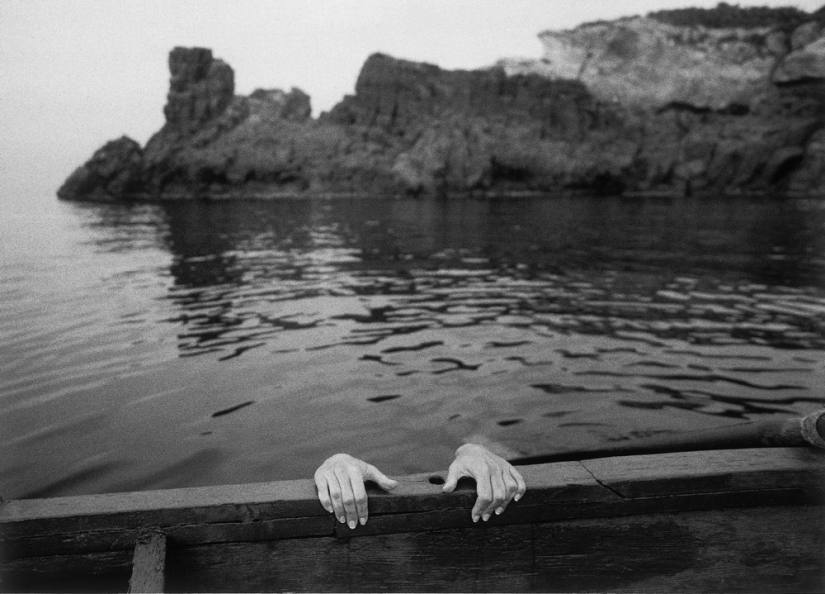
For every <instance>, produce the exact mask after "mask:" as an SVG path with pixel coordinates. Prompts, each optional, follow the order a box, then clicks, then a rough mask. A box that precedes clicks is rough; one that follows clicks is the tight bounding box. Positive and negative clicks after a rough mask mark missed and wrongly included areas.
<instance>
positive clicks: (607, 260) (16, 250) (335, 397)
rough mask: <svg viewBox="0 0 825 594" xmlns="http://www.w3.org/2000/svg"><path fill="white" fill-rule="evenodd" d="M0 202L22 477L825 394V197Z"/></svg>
mask: <svg viewBox="0 0 825 594" xmlns="http://www.w3.org/2000/svg"><path fill="white" fill-rule="evenodd" d="M46 204H47V206H46V207H44V208H42V209H40V208H32V209H31V211H30V213H29V214H18V215H16V216H7V217H3V219H2V221H0V232H2V237H0V250H2V264H0V300H1V301H2V303H3V308H2V312H0V336H2V342H1V343H0V451H2V458H0V484H2V488H1V489H0V490H1V491H2V495H3V496H5V497H32V496H53V495H69V494H82V493H98V492H112V491H121V490H135V489H150V488H165V487H179V486H195V485H207V484H219V483H233V482H251V481H265V480H275V479H286V478H298V477H309V476H311V475H312V472H313V471H314V469H315V467H316V466H317V465H318V464H319V463H320V462H321V461H322V460H323V459H324V458H325V457H326V456H328V455H330V454H332V453H335V452H338V451H346V452H349V453H352V454H354V455H357V456H360V457H364V458H366V459H368V460H369V461H370V462H372V463H375V464H376V465H377V466H378V467H379V468H381V469H383V470H385V471H386V472H388V473H391V474H400V473H409V472H422V471H427V470H434V469H441V468H446V466H447V465H448V464H449V462H450V461H451V459H452V455H453V451H454V450H455V448H456V447H457V446H458V445H460V444H461V443H462V442H463V441H464V440H468V439H471V440H483V441H485V442H487V443H498V444H501V446H502V447H504V448H507V449H509V450H510V451H512V452H513V453H520V454H537V453H541V452H547V451H551V450H552V449H553V448H559V447H567V446H569V445H570V444H576V445H578V446H581V447H585V446H588V445H598V444H605V443H610V442H613V441H617V440H626V439H628V438H632V437H637V436H642V435H650V434H655V433H659V432H668V431H678V430H684V429H696V428H704V427H711V426H719V425H724V424H727V423H733V422H738V421H741V420H749V419H758V418H768V417H771V416H777V415H778V416H788V415H793V414H798V413H805V412H809V411H811V410H815V409H816V408H819V407H821V406H822V405H823V404H825V391H824V390H823V389H822V388H823V386H825V234H823V230H825V203H821V202H816V201H813V202H811V201H807V202H806V201H776V200H756V199H744V198H742V199H726V200H717V201H713V200H699V199H691V200H664V199H638V200H629V199H618V198H596V197H582V196H577V197H571V196H558V197H547V198H544V199H517V200H516V199H501V200H484V201H475V200H455V201H447V202H445V201H439V200H412V199H411V200H391V199H375V198H372V199H370V198H364V199H351V200H350V199H339V200H305V201H297V200H295V201H290V200H284V201H246V202H233V203H230V202H217V203H194V202H186V203H171V204H149V205H147V204H144V205H84V204H64V203H58V202H56V201H51V200H50V201H47V202H46Z"/></svg>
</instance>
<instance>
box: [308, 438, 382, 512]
mask: <svg viewBox="0 0 825 594" xmlns="http://www.w3.org/2000/svg"><path fill="white" fill-rule="evenodd" d="M365 480H371V481H374V482H376V483H378V486H380V487H381V488H382V489H387V490H389V489H394V488H395V487H396V486H397V485H398V483H397V482H396V481H394V480H392V479H391V478H389V477H387V476H386V475H384V473H382V472H381V471H380V470H378V469H377V468H376V467H375V466H373V465H372V464H367V463H366V462H364V461H363V460H359V459H358V458H353V457H352V456H350V455H349V454H335V455H334V456H331V457H329V458H327V459H326V460H324V463H323V464H321V466H319V467H318V470H316V471H315V486H316V487H317V488H318V499H320V500H321V505H323V506H324V509H325V510H327V511H328V512H330V513H335V517H336V518H338V521H339V522H341V523H342V524H344V523H346V524H348V525H349V527H350V528H355V526H356V523H357V522H360V523H361V525H362V526H363V525H364V524H366V523H367V518H368V517H369V513H368V510H367V491H366V490H365V489H364V481H365Z"/></svg>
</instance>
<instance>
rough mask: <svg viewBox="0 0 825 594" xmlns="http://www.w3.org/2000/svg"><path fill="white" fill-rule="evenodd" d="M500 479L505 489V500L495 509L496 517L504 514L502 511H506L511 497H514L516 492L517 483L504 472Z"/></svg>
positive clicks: (511, 476)
mask: <svg viewBox="0 0 825 594" xmlns="http://www.w3.org/2000/svg"><path fill="white" fill-rule="evenodd" d="M502 479H503V480H504V488H505V489H507V499H505V501H504V503H502V504H501V505H500V506H498V508H496V515H500V514H503V513H504V510H505V509H507V506H508V505H509V504H510V501H512V500H513V497H514V496H515V494H516V491H517V490H518V483H517V482H516V479H514V478H513V475H512V474H510V472H509V471H506V470H505V473H504V476H503V477H502Z"/></svg>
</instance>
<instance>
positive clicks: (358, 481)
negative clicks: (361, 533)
mask: <svg viewBox="0 0 825 594" xmlns="http://www.w3.org/2000/svg"><path fill="white" fill-rule="evenodd" d="M349 481H350V484H351V485H352V494H353V496H354V497H355V511H356V513H357V514H358V521H359V522H361V525H362V526H363V525H364V524H366V523H367V517H368V515H367V513H368V512H367V491H366V489H364V479H363V478H362V476H361V473H360V472H359V471H358V470H356V469H354V468H350V470H349ZM349 527H350V528H355V526H354V524H353V523H352V522H350V525H349Z"/></svg>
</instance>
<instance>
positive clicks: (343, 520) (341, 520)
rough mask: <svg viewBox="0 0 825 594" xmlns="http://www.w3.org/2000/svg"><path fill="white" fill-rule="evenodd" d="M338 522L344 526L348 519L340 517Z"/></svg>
mask: <svg viewBox="0 0 825 594" xmlns="http://www.w3.org/2000/svg"><path fill="white" fill-rule="evenodd" d="M338 521H339V522H341V523H342V524H343V523H344V522H346V519H345V518H344V516H338Z"/></svg>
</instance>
